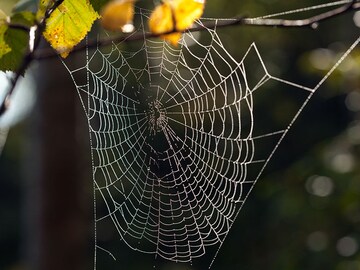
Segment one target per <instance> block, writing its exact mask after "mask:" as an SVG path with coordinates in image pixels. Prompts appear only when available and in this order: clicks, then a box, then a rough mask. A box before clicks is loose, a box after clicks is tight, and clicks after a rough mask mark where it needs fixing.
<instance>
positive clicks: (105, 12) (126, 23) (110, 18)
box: [101, 0, 135, 32]
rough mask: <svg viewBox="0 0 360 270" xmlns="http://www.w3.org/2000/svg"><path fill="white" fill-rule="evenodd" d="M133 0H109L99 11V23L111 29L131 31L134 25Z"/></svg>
mask: <svg viewBox="0 0 360 270" xmlns="http://www.w3.org/2000/svg"><path fill="white" fill-rule="evenodd" d="M134 2H135V1H134V0H115V1H111V2H109V3H108V4H107V5H106V6H105V7H104V8H103V9H102V11H101V25H102V26H103V27H104V28H105V29H107V30H111V31H119V30H121V31H123V32H132V31H133V30H134V27H133V25H132V21H133V18H134Z"/></svg>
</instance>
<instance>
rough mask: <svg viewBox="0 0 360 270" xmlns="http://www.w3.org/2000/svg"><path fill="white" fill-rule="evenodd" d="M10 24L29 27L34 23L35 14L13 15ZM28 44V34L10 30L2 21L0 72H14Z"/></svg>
mask: <svg viewBox="0 0 360 270" xmlns="http://www.w3.org/2000/svg"><path fill="white" fill-rule="evenodd" d="M10 23H11V24H18V25H24V26H27V27H31V26H32V25H34V23H35V14H33V13H32V12H29V11H22V12H18V13H15V14H13V15H12V16H11V18H10ZM28 44H29V33H28V32H26V31H24V30H21V29H13V28H10V27H8V25H7V24H6V23H5V21H3V24H1V25H0V70H2V71H6V70H11V71H16V70H17V69H18V67H19V65H20V63H21V62H22V60H23V58H24V55H25V52H26V49H27V48H28Z"/></svg>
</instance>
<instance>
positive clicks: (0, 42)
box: [0, 22, 11, 61]
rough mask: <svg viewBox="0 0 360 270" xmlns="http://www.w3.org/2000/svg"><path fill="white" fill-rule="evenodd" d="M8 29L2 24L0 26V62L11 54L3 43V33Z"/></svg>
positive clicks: (8, 47)
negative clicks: (6, 55)
mask: <svg viewBox="0 0 360 270" xmlns="http://www.w3.org/2000/svg"><path fill="white" fill-rule="evenodd" d="M7 29H8V26H7V25H6V24H5V23H4V22H3V23H1V24H0V61H1V58H2V57H3V56H4V55H5V54H7V53H9V52H11V48H10V46H9V45H8V44H7V42H6V41H5V32H6V30H7Z"/></svg>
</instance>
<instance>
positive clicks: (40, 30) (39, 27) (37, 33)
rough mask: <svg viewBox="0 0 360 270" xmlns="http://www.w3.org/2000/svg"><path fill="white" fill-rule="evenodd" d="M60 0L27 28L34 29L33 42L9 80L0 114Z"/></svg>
mask: <svg viewBox="0 0 360 270" xmlns="http://www.w3.org/2000/svg"><path fill="white" fill-rule="evenodd" d="M62 2H64V0H58V1H56V2H55V3H54V4H53V6H52V7H50V8H49V9H47V11H46V12H45V15H44V18H43V19H42V20H41V22H40V23H38V24H37V25H36V26H35V28H29V30H28V31H27V32H28V33H29V34H30V31H31V30H32V29H33V30H34V31H35V40H34V43H33V44H32V46H29V48H28V52H27V53H26V54H25V56H24V59H23V61H22V63H21V65H20V66H19V68H18V70H17V71H16V73H15V77H14V78H13V79H12V80H11V85H10V88H9V90H8V92H7V93H6V97H5V99H4V100H3V101H2V103H1V104H0V116H1V115H2V114H3V113H4V112H5V111H6V109H7V107H9V106H10V97H11V95H12V93H13V92H14V89H15V86H16V84H17V82H18V81H19V78H20V77H21V76H22V75H23V74H24V73H25V71H26V69H27V68H28V67H29V65H30V64H31V62H32V61H33V60H34V59H35V58H34V56H35V52H36V50H37V48H38V46H39V44H40V40H41V35H42V33H43V31H44V29H45V26H46V20H47V19H48V18H49V17H50V15H51V14H52V12H54V10H56V9H57V8H58V7H59V5H61V4H62ZM22 30H24V29H22ZM30 47H32V49H30Z"/></svg>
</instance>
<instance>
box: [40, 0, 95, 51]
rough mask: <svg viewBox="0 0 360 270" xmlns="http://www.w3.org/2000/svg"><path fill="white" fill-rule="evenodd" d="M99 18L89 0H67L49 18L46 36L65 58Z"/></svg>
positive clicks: (44, 1) (44, 0)
mask: <svg viewBox="0 0 360 270" xmlns="http://www.w3.org/2000/svg"><path fill="white" fill-rule="evenodd" d="M50 1H51V0H50ZM41 2H43V3H44V4H46V2H49V0H42V1H41ZM98 18H99V15H98V13H97V12H96V11H95V10H94V9H93V7H92V6H91V5H90V3H89V1H88V0H65V1H64V2H63V3H62V4H61V5H60V6H59V7H58V8H57V9H56V10H54V12H53V13H52V14H51V15H50V17H49V18H48V19H47V22H46V29H45V31H44V37H45V39H46V40H47V41H48V42H49V43H50V44H51V46H52V47H53V48H54V49H55V50H56V51H57V52H59V53H60V55H61V56H62V57H63V58H65V57H67V56H68V55H69V53H70V51H71V50H72V49H73V47H74V46H75V45H77V44H78V43H79V42H80V41H81V40H82V39H83V38H84V37H85V36H86V34H87V33H88V32H89V31H90V29H91V26H92V25H93V23H94V21H95V20H96V19H98Z"/></svg>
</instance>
